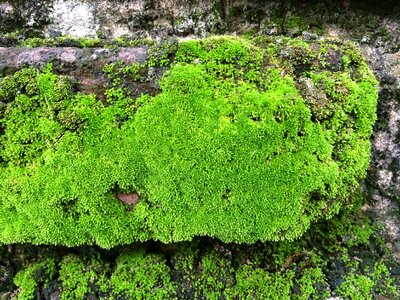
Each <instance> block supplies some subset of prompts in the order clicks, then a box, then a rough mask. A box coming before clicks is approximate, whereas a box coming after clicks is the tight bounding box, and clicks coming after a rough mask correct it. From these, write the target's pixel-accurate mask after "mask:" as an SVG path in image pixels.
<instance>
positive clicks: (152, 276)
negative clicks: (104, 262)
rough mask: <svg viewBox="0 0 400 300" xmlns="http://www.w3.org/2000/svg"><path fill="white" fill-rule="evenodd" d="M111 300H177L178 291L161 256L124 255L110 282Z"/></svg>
mask: <svg viewBox="0 0 400 300" xmlns="http://www.w3.org/2000/svg"><path fill="white" fill-rule="evenodd" d="M110 283H111V289H112V293H111V295H112V297H111V299H121V297H122V298H126V299H173V298H174V295H175V287H174V285H173V283H172V281H171V278H170V275H169V268H168V266H167V265H166V264H165V261H164V259H163V258H162V256H161V255H157V254H146V253H144V251H134V252H128V253H124V254H122V255H121V256H119V257H118V258H117V267H116V269H115V271H114V273H113V274H112V276H111V278H110Z"/></svg>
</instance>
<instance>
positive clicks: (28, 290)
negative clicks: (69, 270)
mask: <svg viewBox="0 0 400 300" xmlns="http://www.w3.org/2000/svg"><path fill="white" fill-rule="evenodd" d="M55 273H56V265H55V261H54V259H51V258H47V259H44V260H42V261H39V262H36V263H32V264H30V265H29V266H28V267H27V268H25V269H22V270H21V271H19V272H18V273H17V274H16V275H15V277H14V283H15V285H16V286H18V287H19V288H20V289H21V290H20V292H19V293H18V297H17V299H21V300H30V299H37V293H36V292H37V291H38V290H37V289H38V287H39V284H44V283H46V282H48V281H49V280H50V279H51V278H52V277H53V276H54V275H55Z"/></svg>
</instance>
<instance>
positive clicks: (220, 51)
mask: <svg viewBox="0 0 400 300" xmlns="http://www.w3.org/2000/svg"><path fill="white" fill-rule="evenodd" d="M149 52H150V59H149V61H148V62H147V63H145V64H144V65H142V66H138V65H133V66H131V67H129V68H128V69H126V70H127V71H126V74H125V75H129V76H131V77H132V78H131V80H134V81H135V80H136V81H137V80H140V78H141V76H143V75H142V73H143V72H147V76H149V73H151V72H153V71H154V70H157V68H159V70H162V72H164V71H165V70H168V71H165V72H164V73H163V76H162V79H161V81H160V87H161V92H160V93H159V94H158V95H155V96H150V95H143V96H141V97H139V98H131V97H130V96H129V95H127V94H126V93H124V89H123V88H122V89H118V78H114V84H113V86H112V87H111V90H109V91H108V92H107V93H106V95H107V99H108V103H105V104H104V103H101V102H99V101H96V99H95V97H94V96H93V95H84V94H79V93H78V94H74V93H72V92H71V85H70V83H69V82H68V80H67V79H66V78H63V77H60V76H56V75H54V74H53V73H52V72H51V69H50V68H48V69H46V70H44V71H38V70H35V69H26V70H23V71H20V72H17V73H16V74H15V75H14V76H11V77H5V78H3V79H2V80H1V81H0V88H1V89H0V101H2V102H4V103H6V108H5V111H4V112H3V113H2V115H1V119H0V126H1V128H2V132H3V134H2V135H1V137H0V145H1V147H0V163H1V168H2V172H1V174H0V179H1V180H0V224H1V226H2V228H3V231H2V233H1V235H0V241H1V242H2V243H15V242H31V243H37V244H39V243H48V244H63V245H69V246H72V245H80V244H93V243H95V244H98V245H100V246H102V247H106V248H108V247H111V246H114V245H118V244H126V243H130V242H132V241H135V240H148V239H156V240H160V241H164V242H171V241H182V240H190V239H192V238H193V237H194V236H196V235H207V236H213V237H217V238H219V239H221V240H223V241H227V242H232V241H234V242H239V243H253V242H255V241H257V240H262V241H265V240H293V239H295V238H298V237H300V236H301V235H302V234H303V233H304V232H305V231H306V230H307V229H308V228H309V226H310V224H311V223H312V222H314V221H316V220H319V219H321V218H322V219H326V218H329V217H331V216H332V214H335V213H336V212H337V211H338V209H339V208H340V207H341V206H342V204H343V203H344V202H345V201H346V199H348V196H349V195H350V194H351V193H352V192H353V191H354V190H355V189H356V187H357V186H358V181H359V180H360V179H361V178H363V176H364V175H365V170H366V168H367V166H368V162H369V146H370V144H369V137H370V134H371V132H372V124H373V122H374V121H375V106H376V98H377V90H376V81H375V79H374V77H373V76H372V74H371V73H370V71H369V70H368V68H367V66H366V64H365V63H364V61H363V59H362V57H361V55H360V54H359V52H358V51H357V49H356V48H355V47H354V46H353V45H351V44H344V45H343V44H340V43H338V42H314V43H313V44H308V43H305V42H302V41H300V40H294V39H277V40H272V39H270V38H268V37H267V38H266V37H258V38H256V39H254V40H244V39H241V38H233V37H211V38H208V39H203V40H191V41H185V42H182V43H180V44H177V43H176V42H172V43H171V42H167V43H164V44H163V43H162V44H160V45H157V46H154V47H153V48H151V49H150V50H149ZM343 57H344V58H343ZM110 70H111V69H110ZM110 70H109V72H108V73H112V70H111V71H110ZM121 70H122V71H123V70H125V69H121ZM109 76H111V77H112V74H109ZM120 192H122V193H133V192H135V193H136V194H137V195H138V196H139V198H140V201H139V202H138V203H137V204H136V206H135V208H134V209H133V210H132V209H130V208H129V207H127V206H126V205H124V204H123V203H121V201H119V200H118V199H117V197H116V195H117V194H118V193H120Z"/></svg>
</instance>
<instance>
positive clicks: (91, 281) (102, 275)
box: [59, 254, 110, 300]
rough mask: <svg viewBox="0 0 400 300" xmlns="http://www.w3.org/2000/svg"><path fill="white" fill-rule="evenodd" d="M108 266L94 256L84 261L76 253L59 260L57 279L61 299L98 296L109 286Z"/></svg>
mask: <svg viewBox="0 0 400 300" xmlns="http://www.w3.org/2000/svg"><path fill="white" fill-rule="evenodd" d="M109 268H110V266H109V265H108V264H107V263H104V262H100V261H99V260H98V259H96V258H92V259H89V260H87V261H85V260H84V259H82V258H80V257H78V256H76V255H72V254H71V255H67V256H65V257H64V258H63V259H62V261H61V262H60V271H59V280H60V281H61V282H62V288H61V299H65V300H68V299H88V298H92V297H96V298H98V297H99V296H100V295H101V293H106V292H107V291H108V288H109V286H108V285H109V283H108V278H107V277H106V274H107V272H108V271H109Z"/></svg>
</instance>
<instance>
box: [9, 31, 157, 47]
mask: <svg viewBox="0 0 400 300" xmlns="http://www.w3.org/2000/svg"><path fill="white" fill-rule="evenodd" d="M4 37H7V38H13V39H16V42H17V45H18V46H19V47H27V48H35V47H65V46H66V47H79V48H90V47H107V48H116V47H138V46H152V45H154V44H155V42H154V41H153V40H150V39H129V38H124V37H120V38H115V39H113V40H104V39H99V38H87V37H83V38H74V37H71V36H68V35H64V36H59V37H55V38H40V37H32V38H27V39H19V38H20V35H19V32H18V31H16V32H15V33H11V34H6V35H4Z"/></svg>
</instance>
